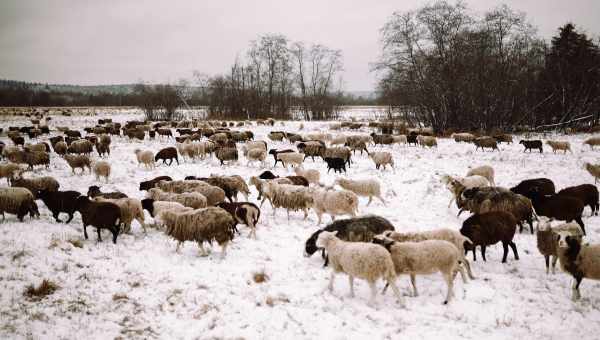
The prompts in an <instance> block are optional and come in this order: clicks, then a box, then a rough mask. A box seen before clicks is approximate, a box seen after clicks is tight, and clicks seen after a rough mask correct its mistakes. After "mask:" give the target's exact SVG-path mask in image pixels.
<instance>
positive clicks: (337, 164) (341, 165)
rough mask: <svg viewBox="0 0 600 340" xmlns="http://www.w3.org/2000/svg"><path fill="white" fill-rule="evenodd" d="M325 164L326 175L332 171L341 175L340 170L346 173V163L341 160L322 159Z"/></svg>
mask: <svg viewBox="0 0 600 340" xmlns="http://www.w3.org/2000/svg"><path fill="white" fill-rule="evenodd" d="M324 161H325V163H327V173H329V171H331V169H333V172H334V173H335V172H338V171H339V173H340V174H341V173H342V170H343V171H344V173H346V161H345V160H344V159H343V158H330V157H325V158H324Z"/></svg>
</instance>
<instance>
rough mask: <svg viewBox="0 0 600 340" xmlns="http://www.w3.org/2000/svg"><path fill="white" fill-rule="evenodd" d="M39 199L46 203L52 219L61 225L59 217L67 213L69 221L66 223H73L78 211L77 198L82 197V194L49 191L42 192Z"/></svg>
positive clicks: (39, 193)
mask: <svg viewBox="0 0 600 340" xmlns="http://www.w3.org/2000/svg"><path fill="white" fill-rule="evenodd" d="M37 196H38V198H39V199H41V200H42V202H44V204H45V205H46V207H48V210H50V212H52V217H54V219H55V220H56V222H58V223H61V222H62V221H61V220H60V219H59V218H58V215H59V214H60V213H61V212H62V213H66V214H68V215H69V219H67V221H66V222H65V223H69V222H71V220H72V219H73V214H74V213H75V211H76V202H77V198H79V196H81V193H79V192H77V191H72V190H71V191H48V190H41V191H39V192H38V194H37Z"/></svg>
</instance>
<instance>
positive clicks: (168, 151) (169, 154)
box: [154, 130, 179, 166]
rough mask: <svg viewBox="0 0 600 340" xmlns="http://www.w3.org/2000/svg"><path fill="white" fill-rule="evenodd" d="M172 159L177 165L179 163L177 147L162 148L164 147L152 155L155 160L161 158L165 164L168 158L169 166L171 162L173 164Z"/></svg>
mask: <svg viewBox="0 0 600 340" xmlns="http://www.w3.org/2000/svg"><path fill="white" fill-rule="evenodd" d="M169 131H170V130H169ZM173 159H174V160H175V161H176V162H177V165H179V158H177V149H176V148H174V147H168V148H164V149H162V150H160V151H159V152H157V153H156V156H155V157H154V161H155V162H158V161H159V160H162V161H163V164H167V160H168V161H169V164H167V165H168V166H171V164H173Z"/></svg>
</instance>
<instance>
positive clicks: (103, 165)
mask: <svg viewBox="0 0 600 340" xmlns="http://www.w3.org/2000/svg"><path fill="white" fill-rule="evenodd" d="M93 170H94V174H95V175H96V180H97V181H99V180H100V177H104V179H106V183H108V177H110V170H111V167H110V163H109V162H106V161H98V162H96V163H94V169H93Z"/></svg>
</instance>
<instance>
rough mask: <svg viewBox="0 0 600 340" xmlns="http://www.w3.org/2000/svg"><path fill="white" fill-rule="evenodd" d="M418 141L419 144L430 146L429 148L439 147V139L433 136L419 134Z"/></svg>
mask: <svg viewBox="0 0 600 340" xmlns="http://www.w3.org/2000/svg"><path fill="white" fill-rule="evenodd" d="M417 142H418V143H419V145H421V146H422V147H428V148H432V147H434V146H435V147H436V148H437V139H436V138H435V137H433V136H423V135H419V136H418V137H417Z"/></svg>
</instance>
